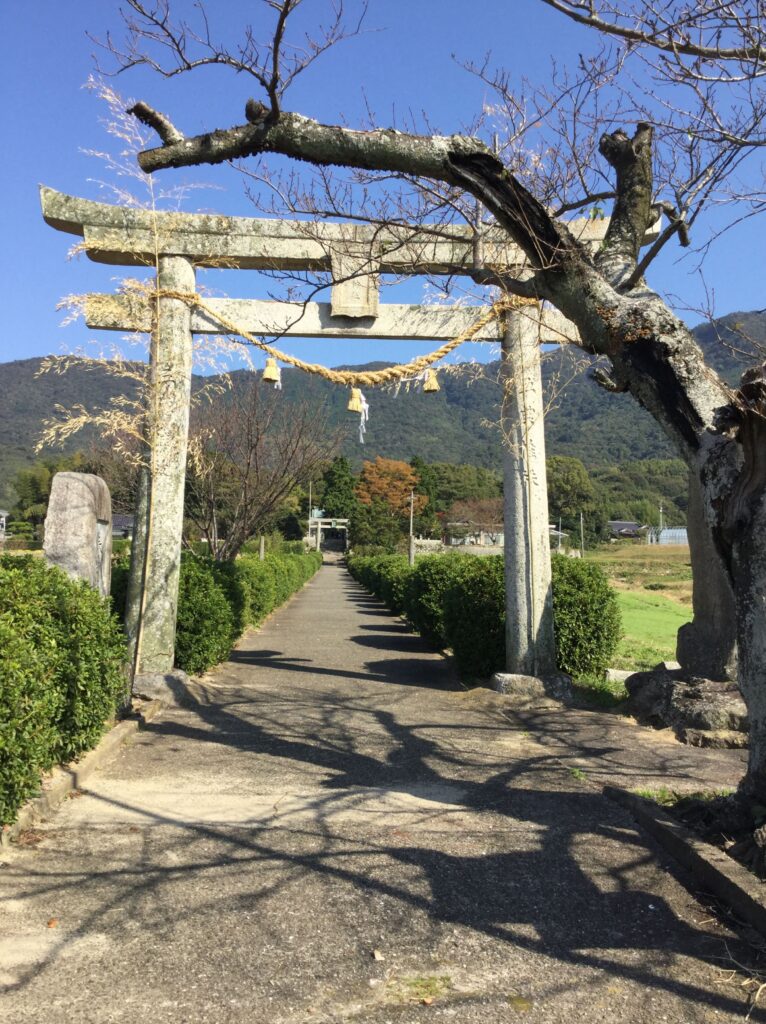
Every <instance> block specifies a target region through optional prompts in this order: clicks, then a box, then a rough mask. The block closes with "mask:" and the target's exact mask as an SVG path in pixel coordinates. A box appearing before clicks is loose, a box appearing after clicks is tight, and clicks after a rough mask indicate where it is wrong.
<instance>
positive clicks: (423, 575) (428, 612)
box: [404, 553, 474, 649]
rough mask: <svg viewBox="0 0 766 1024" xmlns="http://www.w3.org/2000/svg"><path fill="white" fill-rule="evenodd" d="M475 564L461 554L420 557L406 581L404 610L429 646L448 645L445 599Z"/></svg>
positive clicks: (440, 646) (441, 646)
mask: <svg viewBox="0 0 766 1024" xmlns="http://www.w3.org/2000/svg"><path fill="white" fill-rule="evenodd" d="M473 564H474V562H473V559H471V558H467V557H466V556H465V555H460V554H451V553H450V554H446V555H426V556H425V557H423V558H419V559H418V560H417V562H416V563H415V567H414V569H413V571H412V573H411V574H410V577H409V580H408V581H407V593H406V595H405V601H404V609H405V612H406V614H407V618H408V619H409V620H410V622H411V623H412V625H413V626H414V627H415V629H416V630H417V631H418V633H420V634H421V636H423V637H424V638H425V639H426V640H427V641H428V642H429V643H430V644H433V645H434V647H438V648H439V649H441V648H443V647H448V646H449V638H448V636H447V633H446V630H445V626H444V597H445V594H446V593H447V591H448V590H449V589H450V587H452V586H453V585H454V584H455V583H456V582H457V581H458V580H459V579H460V578H461V576H462V575H463V574H464V573H465V572H466V571H467V570H468V569H469V568H470V566H472V565H473Z"/></svg>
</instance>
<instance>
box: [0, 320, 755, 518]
mask: <svg viewBox="0 0 766 1024" xmlns="http://www.w3.org/2000/svg"><path fill="white" fill-rule="evenodd" d="M695 333H696V334H697V337H698V339H699V340H700V343H701V344H702V345H703V347H704V349H705V351H706V356H707V358H708V360H709V362H710V363H711V364H712V365H713V366H715V367H716V369H718V370H719V371H720V372H723V373H724V374H725V375H726V377H727V378H728V379H731V380H736V379H737V378H738V376H739V374H740V373H741V371H742V368H743V366H744V365H746V364H747V363H748V362H754V361H757V359H759V358H762V356H759V355H758V353H757V346H758V345H766V313H764V312H762V311H761V312H751V313H734V314H731V315H729V316H727V317H723V318H722V319H720V320H718V321H717V322H716V323H715V324H712V325H711V324H707V323H706V324H703V325H701V326H700V327H698V328H697V329H696V332H695ZM571 360H572V356H571V355H569V354H567V353H566V352H553V353H549V354H547V355H546V358H545V360H544V363H543V375H544V378H545V382H546V388H547V390H548V394H549V397H550V399H551V402H552V404H551V407H550V411H549V413H548V415H547V418H546V437H547V443H548V454H549V455H570V456H574V457H576V458H579V459H581V460H582V461H583V463H584V464H585V465H586V466H588V467H589V468H591V469H592V468H603V467H607V466H614V465H617V464H622V463H627V462H634V461H637V460H645V459H667V458H672V457H674V456H675V455H676V453H675V452H674V451H673V450H672V448H671V446H670V444H669V442H668V441H667V439H666V438H665V437H664V435H663V434H662V433H661V432H660V430H659V429H658V428H657V426H656V425H655V423H654V421H653V420H652V419H651V417H650V416H649V415H648V414H647V413H646V412H645V411H644V410H643V409H641V408H640V407H639V406H638V405H637V403H636V402H635V401H634V400H633V399H632V398H631V397H630V396H627V395H611V394H607V393H606V392H604V391H603V390H601V389H600V388H599V387H597V386H596V385H595V384H594V383H593V381H592V380H591V379H590V377H589V375H588V372H587V369H588V367H587V365H586V364H585V363H583V364H582V367H581V368H580V372H578V373H577V375H576V376H574V378H573V379H571V380H570V379H569V378H570V377H572V373H573V363H572V361H571ZM39 365H40V360H39V359H27V360H20V361H16V362H10V363H2V364H0V393H2V395H3V396H4V400H3V402H2V403H0V502H6V503H8V502H9V501H10V499H11V497H12V495H11V494H10V493H9V489H8V484H9V480H10V477H11V476H12V475H13V473H14V472H15V471H16V470H17V469H18V468H20V467H21V466H23V465H27V464H29V463H30V462H31V461H32V459H33V458H34V453H33V449H34V444H35V440H36V438H37V437H38V436H39V433H40V429H41V424H42V421H43V420H44V419H46V418H49V417H50V416H52V415H53V414H54V410H55V408H56V407H57V406H63V407H65V408H68V407H71V406H73V405H75V404H77V403H81V404H83V405H85V406H86V407H88V408H93V409H96V408H100V407H102V406H103V405H104V404H105V403H106V402H108V400H109V399H110V398H111V397H112V396H114V395H115V394H118V393H119V392H120V391H121V390H122V389H123V388H127V387H129V386H130V385H129V384H128V383H127V382H121V381H120V380H119V379H117V378H115V377H114V376H112V375H110V374H108V373H105V372H104V370H103V368H100V367H93V368H90V369H89V368H87V366H86V364H80V365H75V366H73V367H72V368H71V369H70V370H68V371H67V372H66V373H64V374H61V375H57V374H50V373H48V374H44V375H42V376H39V377H38V376H36V373H37V371H38V369H39ZM370 365H373V366H374V365H380V364H370ZM497 371H498V367H497V364H488V365H484V366H477V365H475V364H464V365H462V366H459V367H457V368H455V369H454V370H452V371H450V372H444V371H442V372H440V374H439V380H440V384H441V390H440V391H439V392H437V393H436V394H433V395H426V394H422V393H421V392H417V391H412V390H410V391H408V390H406V389H405V388H402V389H401V390H400V391H399V392H398V393H396V392H394V391H391V390H385V391H384V390H376V391H372V392H370V393H369V394H368V396H367V397H368V400H369V403H370V421H369V425H368V430H367V435H366V437H365V444H364V445H360V443H359V439H358V436H357V427H358V418H357V417H356V416H353V415H350V414H349V413H347V412H346V402H347V397H348V395H347V392H346V391H345V390H344V389H340V388H335V387H333V386H332V385H330V384H328V383H326V382H325V381H323V380H321V379H319V378H316V377H307V376H305V375H304V374H302V373H300V372H299V371H297V370H291V369H283V371H282V380H283V390H282V398H283V400H284V401H285V402H295V401H304V400H305V401H310V402H323V401H324V402H326V403H327V405H328V407H329V409H330V413H331V419H332V421H333V422H334V423H340V424H343V425H345V427H346V436H345V441H344V451H345V454H346V455H347V456H348V457H349V459H350V460H351V462H352V464H354V465H356V466H358V465H360V464H361V461H362V460H363V459H371V458H374V457H375V456H376V455H383V456H385V457H388V458H395V459H404V460H409V459H411V458H412V457H413V456H415V455H417V456H420V457H421V458H423V459H424V460H425V461H426V462H436V461H440V462H453V463H472V464H474V465H478V466H484V467H487V468H494V469H497V468H499V466H500V446H499V443H498V436H497V431H496V429H495V427H494V426H493V424H494V423H496V422H497V419H498V402H499V386H498V383H497ZM248 373H249V372H248V371H237V372H235V373H234V374H233V375H232V386H233V387H238V386H241V384H242V383H244V382H245V380H246V379H247V376H248ZM202 383H203V378H195V386H196V387H200V386H201V385H202ZM92 440H93V438H92V436H90V437H89V436H88V435H87V434H84V435H79V436H78V437H76V438H74V439H72V441H71V442H70V444H69V449H68V450H75V449H79V448H83V447H87V445H88V443H90V442H91V441H92Z"/></svg>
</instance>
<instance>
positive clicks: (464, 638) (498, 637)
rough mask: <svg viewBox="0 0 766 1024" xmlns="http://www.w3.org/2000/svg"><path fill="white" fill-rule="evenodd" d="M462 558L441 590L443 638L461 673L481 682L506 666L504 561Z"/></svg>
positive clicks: (498, 557) (481, 557)
mask: <svg viewBox="0 0 766 1024" xmlns="http://www.w3.org/2000/svg"><path fill="white" fill-rule="evenodd" d="M463 557H464V558H465V559H466V562H467V563H468V564H467V565H465V566H464V567H461V571H459V572H457V573H456V575H455V578H454V579H453V582H452V583H451V584H450V585H449V586H447V588H446V589H445V591H444V612H443V614H444V635H445V637H446V639H447V641H448V645H449V646H450V647H451V648H452V653H453V654H454V656H455V662H456V663H457V666H458V669H459V670H460V673H461V674H462V675H464V676H469V677H477V678H481V679H484V678H487V677H488V676H491V675H492V673H493V672H498V671H501V670H502V669H503V668H504V667H505V582H504V572H503V558H502V555H489V556H478V557H477V556H474V557H471V556H470V555H469V556H465V555H464V556H463Z"/></svg>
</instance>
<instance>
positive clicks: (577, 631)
mask: <svg viewBox="0 0 766 1024" xmlns="http://www.w3.org/2000/svg"><path fill="white" fill-rule="evenodd" d="M551 569H552V571H553V626H554V629H555V631H556V660H557V662H558V666H559V668H560V669H561V670H562V671H563V672H568V673H569V674H570V675H571V676H574V677H575V678H577V677H578V676H599V677H601V678H603V676H604V673H605V672H606V670H607V669H608V668H609V665H610V664H611V661H612V658H613V657H614V653H615V651H616V650H617V644H618V643H619V641H620V636H621V634H622V619H621V617H620V608H619V605H618V604H617V595H616V594H615V592H614V590H612V588H611V587H610V586H609V581H608V579H607V578H606V575H605V573H604V571H603V569H602V568H601V566H599V565H596V564H595V562H589V561H587V559H585V560H583V559H580V558H567V557H566V556H565V555H554V556H553V558H552V559H551Z"/></svg>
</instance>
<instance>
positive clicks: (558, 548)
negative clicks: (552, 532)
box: [556, 516, 561, 554]
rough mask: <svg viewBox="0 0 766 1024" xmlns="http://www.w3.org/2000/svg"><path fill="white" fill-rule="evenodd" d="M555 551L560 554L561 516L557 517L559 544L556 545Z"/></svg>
mask: <svg viewBox="0 0 766 1024" xmlns="http://www.w3.org/2000/svg"><path fill="white" fill-rule="evenodd" d="M556 550H557V551H558V553H559V554H561V516H559V543H558V547H557V548H556Z"/></svg>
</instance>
